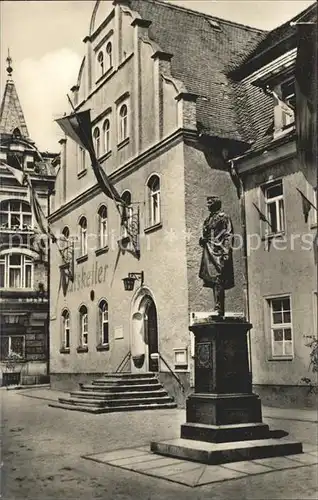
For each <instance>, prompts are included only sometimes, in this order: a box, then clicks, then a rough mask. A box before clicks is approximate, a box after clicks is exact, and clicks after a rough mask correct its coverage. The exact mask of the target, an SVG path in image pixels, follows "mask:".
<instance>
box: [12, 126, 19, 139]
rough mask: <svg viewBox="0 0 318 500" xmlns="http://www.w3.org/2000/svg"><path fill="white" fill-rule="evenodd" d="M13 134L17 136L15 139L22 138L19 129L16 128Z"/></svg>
mask: <svg viewBox="0 0 318 500" xmlns="http://www.w3.org/2000/svg"><path fill="white" fill-rule="evenodd" d="M12 134H13V135H14V136H15V137H21V132H20V129H19V128H18V127H16V128H15V129H14V130H13V132H12Z"/></svg>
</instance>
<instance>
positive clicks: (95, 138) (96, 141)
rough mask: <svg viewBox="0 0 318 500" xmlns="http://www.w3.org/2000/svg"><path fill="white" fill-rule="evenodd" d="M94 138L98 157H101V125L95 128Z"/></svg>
mask: <svg viewBox="0 0 318 500" xmlns="http://www.w3.org/2000/svg"><path fill="white" fill-rule="evenodd" d="M93 139H94V148H95V153H96V158H99V157H100V156H101V149H100V129H99V127H95V128H94V131H93Z"/></svg>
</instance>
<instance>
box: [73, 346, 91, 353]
mask: <svg viewBox="0 0 318 500" xmlns="http://www.w3.org/2000/svg"><path fill="white" fill-rule="evenodd" d="M76 352H88V346H87V345H80V346H78V347H77V349H76Z"/></svg>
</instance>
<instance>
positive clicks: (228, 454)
mask: <svg viewBox="0 0 318 500" xmlns="http://www.w3.org/2000/svg"><path fill="white" fill-rule="evenodd" d="M150 449H151V451H152V452H154V453H157V454H159V455H164V456H168V457H172V458H179V459H182V460H192V461H194V462H200V463H204V464H210V465H217V464H225V463H230V462H240V461H243V460H255V459H258V458H271V457H281V456H285V455H294V454H297V453H302V451H303V450H302V443H299V442H297V441H290V440H286V439H285V438H282V439H259V440H251V441H236V442H226V443H207V442H204V441H196V440H192V439H191V440H190V439H182V438H180V439H172V440H169V441H161V442H156V441H153V442H152V443H151V444H150Z"/></svg>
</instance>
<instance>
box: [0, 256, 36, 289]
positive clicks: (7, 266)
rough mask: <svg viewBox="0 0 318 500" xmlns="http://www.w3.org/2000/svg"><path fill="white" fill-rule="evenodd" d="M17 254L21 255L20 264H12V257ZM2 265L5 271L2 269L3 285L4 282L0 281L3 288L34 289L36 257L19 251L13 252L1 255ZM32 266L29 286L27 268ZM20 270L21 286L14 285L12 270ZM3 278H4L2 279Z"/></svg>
mask: <svg viewBox="0 0 318 500" xmlns="http://www.w3.org/2000/svg"><path fill="white" fill-rule="evenodd" d="M14 255H17V256H19V257H20V264H11V263H10V257H12V256H14ZM0 266H1V267H2V269H3V272H2V271H1V273H0V275H1V281H3V286H2V283H0V288H1V289H8V290H32V289H33V286H34V259H33V258H32V257H31V256H30V255H26V254H24V253H19V252H11V253H7V254H5V255H1V256H0ZM28 268H30V269H31V272H30V277H29V286H26V285H27V284H28V279H27V269H28ZM14 269H15V270H18V271H19V283H20V284H19V286H12V285H11V284H10V283H11V282H12V281H11V273H10V271H11V270H14ZM2 278H3V280H2Z"/></svg>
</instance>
